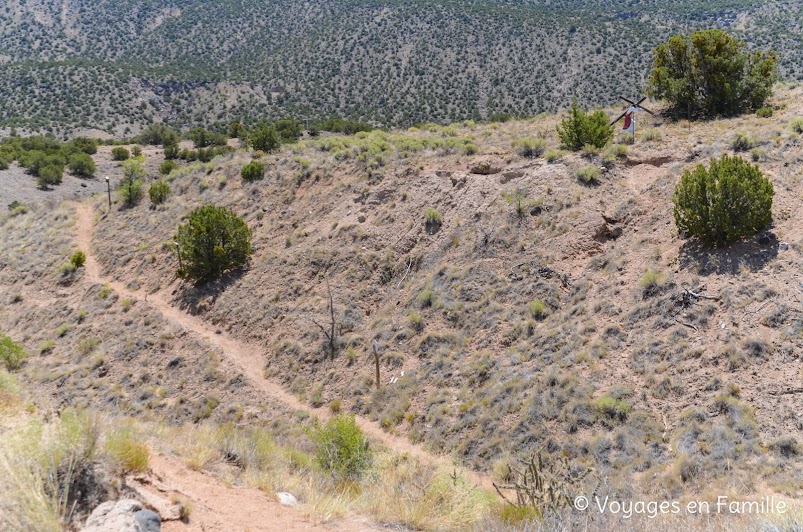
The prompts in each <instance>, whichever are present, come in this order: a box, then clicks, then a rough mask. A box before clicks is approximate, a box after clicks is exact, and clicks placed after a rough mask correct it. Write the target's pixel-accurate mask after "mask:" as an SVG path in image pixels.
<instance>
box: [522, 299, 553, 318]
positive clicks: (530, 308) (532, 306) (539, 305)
mask: <svg viewBox="0 0 803 532" xmlns="http://www.w3.org/2000/svg"><path fill="white" fill-rule="evenodd" d="M527 312H528V313H529V314H530V316H531V317H532V318H533V319H534V320H542V319H544V318H546V317H547V316H549V307H547V306H546V304H545V303H544V302H543V301H541V300H540V299H534V300H532V301H530V303H529V304H528V305H527Z"/></svg>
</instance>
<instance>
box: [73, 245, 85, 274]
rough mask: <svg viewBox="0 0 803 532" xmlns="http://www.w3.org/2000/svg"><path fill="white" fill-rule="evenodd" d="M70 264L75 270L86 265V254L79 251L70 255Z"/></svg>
mask: <svg viewBox="0 0 803 532" xmlns="http://www.w3.org/2000/svg"><path fill="white" fill-rule="evenodd" d="M70 262H71V263H72V265H73V267H74V268H75V269H78V268H80V267H81V266H83V265H84V264H85V263H86V253H84V252H83V251H81V250H80V249H79V250H78V251H76V252H75V253H73V254H72V257H70Z"/></svg>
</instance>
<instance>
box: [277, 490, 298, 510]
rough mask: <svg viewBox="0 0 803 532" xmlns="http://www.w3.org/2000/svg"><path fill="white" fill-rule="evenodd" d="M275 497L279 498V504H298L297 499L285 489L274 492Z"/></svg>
mask: <svg viewBox="0 0 803 532" xmlns="http://www.w3.org/2000/svg"><path fill="white" fill-rule="evenodd" d="M276 498H278V499H279V504H281V505H283V506H298V500H297V499H296V498H295V497H294V496H293V495H292V494H290V493H287V492H286V491H280V492H279V493H277V494H276Z"/></svg>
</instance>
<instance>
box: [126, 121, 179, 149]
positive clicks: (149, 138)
mask: <svg viewBox="0 0 803 532" xmlns="http://www.w3.org/2000/svg"><path fill="white" fill-rule="evenodd" d="M133 141H134V142H136V143H137V144H150V145H152V146H156V145H157V144H161V145H163V146H165V145H169V144H178V133H176V130H174V129H173V128H171V127H170V126H167V125H165V124H150V125H149V126H148V127H146V128H145V129H143V130H142V133H140V134H139V135H137V136H136V137H134V138H133Z"/></svg>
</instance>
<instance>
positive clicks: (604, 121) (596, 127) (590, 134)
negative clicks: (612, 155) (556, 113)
mask: <svg viewBox="0 0 803 532" xmlns="http://www.w3.org/2000/svg"><path fill="white" fill-rule="evenodd" d="M557 129H558V136H559V137H560V141H561V144H562V145H563V147H565V148H567V149H569V150H572V151H579V150H581V149H583V146H586V145H589V146H594V147H595V148H602V147H604V146H605V145H606V144H607V143H608V142H609V141H610V140H611V139H612V138H613V126H611V125H610V123H609V122H608V116H607V115H606V114H605V113H604V112H602V111H594V112H593V113H587V112H585V111H584V110H582V109H580V108H579V107H578V106H577V100H575V101H574V102H572V108H571V111H569V116H567V117H566V118H564V119H563V120H561V122H560V124H558V126H557Z"/></svg>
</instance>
